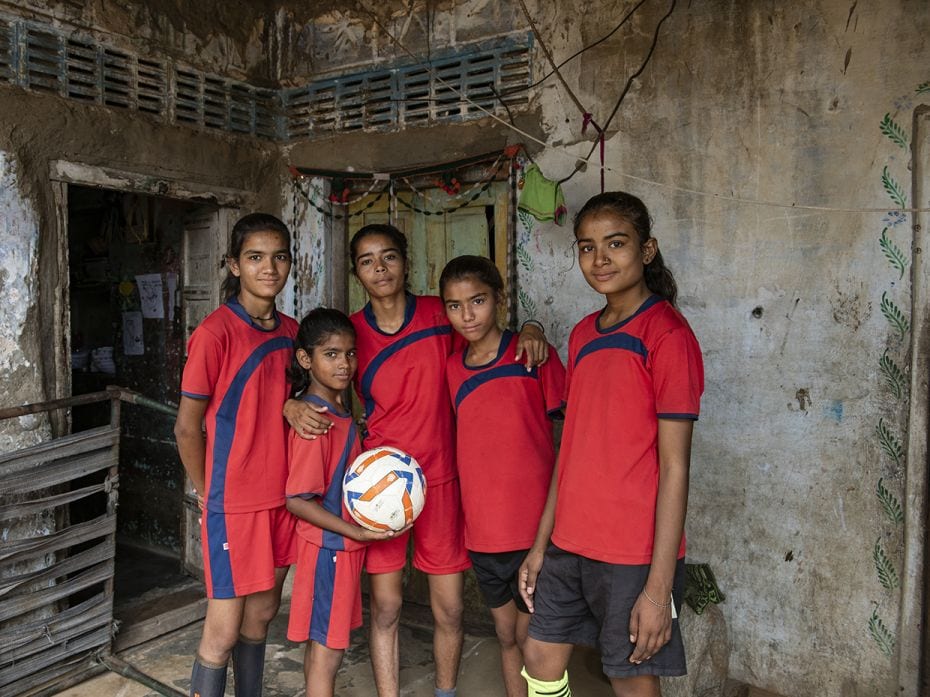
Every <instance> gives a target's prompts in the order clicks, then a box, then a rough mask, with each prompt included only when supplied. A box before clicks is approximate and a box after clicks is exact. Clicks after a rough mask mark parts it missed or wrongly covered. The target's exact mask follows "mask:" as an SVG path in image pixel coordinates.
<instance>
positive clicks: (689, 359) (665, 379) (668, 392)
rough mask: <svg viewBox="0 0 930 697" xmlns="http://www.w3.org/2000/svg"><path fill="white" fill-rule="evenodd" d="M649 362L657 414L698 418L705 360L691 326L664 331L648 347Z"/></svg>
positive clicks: (672, 417)
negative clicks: (652, 344)
mask: <svg viewBox="0 0 930 697" xmlns="http://www.w3.org/2000/svg"><path fill="white" fill-rule="evenodd" d="M649 362H650V363H651V365H652V382H653V388H654V390H655V397H656V416H657V417H658V418H660V419H691V420H697V418H698V416H699V415H700V411H701V394H702V393H703V392H704V362H703V359H702V358H701V347H700V346H699V345H698V342H697V339H696V338H695V337H694V333H693V332H692V331H691V328H690V327H688V326H687V325H686V326H682V327H678V328H676V329H673V330H671V331H669V332H667V333H666V334H664V335H663V336H662V337H661V338H660V339H659V341H658V342H657V343H656V345H655V346H653V347H652V348H651V349H650V355H649Z"/></svg>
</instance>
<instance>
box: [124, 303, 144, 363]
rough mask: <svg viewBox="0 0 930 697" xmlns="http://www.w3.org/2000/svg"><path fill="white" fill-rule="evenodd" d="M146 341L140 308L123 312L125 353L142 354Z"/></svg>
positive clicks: (129, 354) (131, 354)
mask: <svg viewBox="0 0 930 697" xmlns="http://www.w3.org/2000/svg"><path fill="white" fill-rule="evenodd" d="M144 354H145V341H144V339H143V335H142V313H141V312H139V311H138V310H132V311H131V312H124V313H123V355H125V356H142V355H144Z"/></svg>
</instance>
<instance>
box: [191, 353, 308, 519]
mask: <svg viewBox="0 0 930 697" xmlns="http://www.w3.org/2000/svg"><path fill="white" fill-rule="evenodd" d="M293 348H294V340H293V339H291V338H290V337H287V336H278V337H275V338H274V339H269V340H268V341H266V342H265V343H264V344H262V345H261V346H259V347H257V348H256V349H255V350H254V351H252V354H251V355H250V356H249V357H248V358H247V359H246V360H245V362H244V363H243V364H242V366H241V367H240V368H239V370H238V371H237V372H236V377H234V378H233V379H232V382H230V384H229V388H228V389H227V390H226V394H225V395H223V401H222V402H221V403H220V408H219V409H217V411H216V433H215V434H214V441H213V471H212V473H211V475H210V500H209V501H207V507H211V506H212V507H213V510H222V508H223V501H224V500H225V496H226V466H227V464H228V463H229V452H230V451H231V450H232V443H233V438H234V437H235V435H236V417H237V416H238V413H239V402H240V401H241V400H242V393H243V392H244V391H245V386H246V384H247V383H248V381H249V378H251V377H252V374H253V373H254V372H255V371H256V370H257V369H258V366H259V365H261V362H262V360H264V358H265V357H266V356H268V355H269V354H271V353H274V352H275V351H283V350H285V349H286V350H288V351H290V350H293Z"/></svg>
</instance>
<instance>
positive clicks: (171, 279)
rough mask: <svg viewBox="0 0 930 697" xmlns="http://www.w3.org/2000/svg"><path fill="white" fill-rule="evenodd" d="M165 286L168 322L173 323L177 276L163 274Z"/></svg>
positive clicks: (176, 302) (171, 273) (176, 300)
mask: <svg viewBox="0 0 930 697" xmlns="http://www.w3.org/2000/svg"><path fill="white" fill-rule="evenodd" d="M165 285H166V286H168V321H169V322H173V321H174V308H175V306H176V305H177V304H178V299H177V293H178V275H177V274H176V273H173V272H171V271H169V272H168V273H166V274H165Z"/></svg>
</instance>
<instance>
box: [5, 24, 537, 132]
mask: <svg viewBox="0 0 930 697" xmlns="http://www.w3.org/2000/svg"><path fill="white" fill-rule="evenodd" d="M529 56H530V46H529V37H528V36H526V37H520V38H519V39H508V40H506V42H505V43H504V44H503V45H498V46H496V47H492V48H478V49H473V50H471V51H469V52H467V53H464V52H462V51H461V50H459V52H458V53H457V54H455V55H452V56H448V57H446V58H442V59H440V60H437V61H433V62H431V63H429V64H418V65H407V66H402V67H397V68H391V69H384V70H379V71H376V72H368V73H359V74H356V75H347V76H342V77H336V78H329V79H326V80H320V81H317V82H312V83H310V84H308V85H304V86H302V87H298V88H292V89H282V90H272V89H265V88H258V87H253V86H252V85H249V84H247V83H244V82H240V81H236V80H231V79H228V78H224V77H220V76H216V75H210V74H207V73H204V72H202V71H200V70H196V69H194V68H189V67H186V66H183V65H179V64H177V63H175V62H173V61H171V60H162V59H153V58H147V57H140V56H137V55H135V54H132V53H130V52H128V51H124V50H122V49H119V48H116V47H113V46H108V45H105V44H102V43H100V42H98V41H97V40H95V39H92V38H88V37H85V36H80V35H77V34H73V33H69V34H65V33H62V31H61V30H59V29H58V28H56V27H51V26H46V25H40V24H36V23H34V22H30V21H26V20H21V19H16V18H10V17H0V81H5V82H11V83H14V84H17V85H20V86H21V87H25V88H27V89H30V90H35V91H39V92H46V93H54V94H57V95H59V96H62V97H65V98H68V99H74V100H77V101H83V102H90V103H94V104H100V105H103V106H107V107H111V108H115V109H127V110H132V111H139V112H143V113H146V114H150V115H152V116H154V117H157V118H159V119H160V120H162V121H164V122H167V123H182V124H188V125H191V126H197V127H201V128H209V129H216V130H221V131H227V132H230V133H242V134H246V135H253V136H258V137H261V138H266V139H269V140H294V139H297V138H308V137H312V136H314V135H319V134H323V133H347V132H352V131H361V130H391V129H400V128H404V127H406V126H415V125H423V124H428V123H436V122H442V121H457V120H464V119H469V118H477V117H480V116H482V115H484V111H483V110H487V111H490V112H497V111H501V110H503V104H507V105H508V106H511V105H520V104H525V103H526V102H527V99H528V92H527V89H526V88H527V86H528V85H529V84H530V62H529V60H530V58H529ZM472 102H473V103H472Z"/></svg>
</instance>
